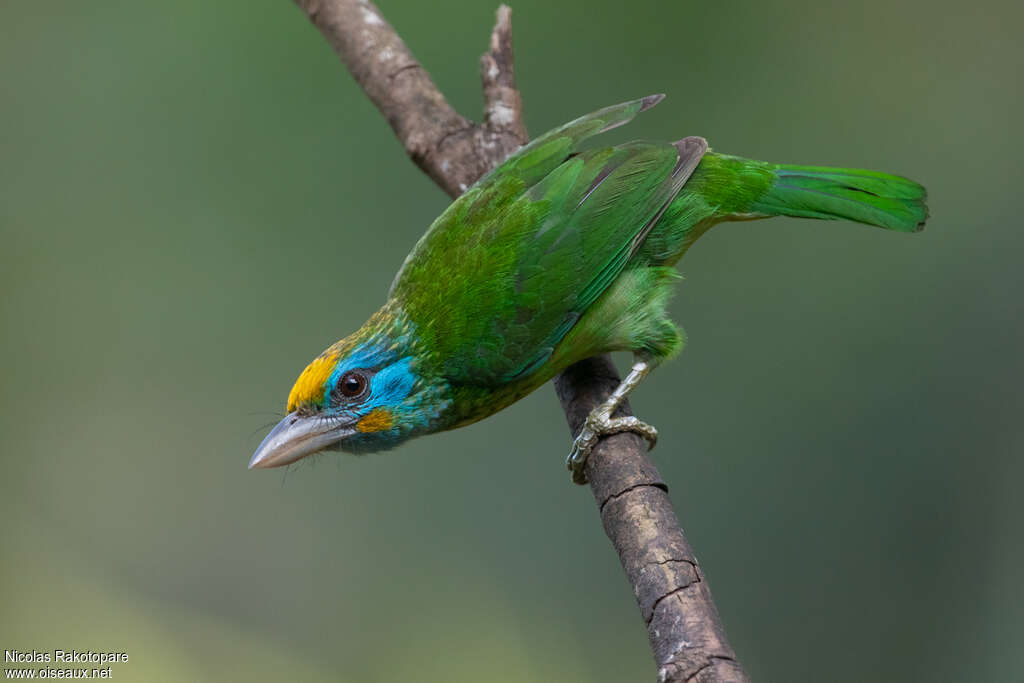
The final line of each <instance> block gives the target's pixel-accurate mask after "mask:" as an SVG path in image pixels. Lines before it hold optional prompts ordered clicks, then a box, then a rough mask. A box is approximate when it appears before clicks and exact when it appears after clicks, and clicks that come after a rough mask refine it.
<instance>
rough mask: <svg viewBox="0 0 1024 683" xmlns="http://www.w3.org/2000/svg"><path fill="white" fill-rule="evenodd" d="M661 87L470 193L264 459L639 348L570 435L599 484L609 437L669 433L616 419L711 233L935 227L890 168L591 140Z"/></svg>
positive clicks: (322, 364)
mask: <svg viewBox="0 0 1024 683" xmlns="http://www.w3.org/2000/svg"><path fill="white" fill-rule="evenodd" d="M663 97H664V96H663V95H660V94H658V95H650V96H647V97H643V98H640V99H636V100H632V101H629V102H623V103H621V104H617V105H613V106H610V107H606V108H604V109H601V110H599V111H596V112H593V113H591V114H587V115H585V116H582V117H580V118H578V119H575V120H573V121H571V122H569V123H566V124H564V125H562V126H560V127H558V128H555V129H554V130H551V131H549V132H548V133H545V134H544V135H541V136H540V137H538V138H535V139H534V140H533V141H531V142H530V143H528V144H526V145H524V146H523V147H521V148H519V149H518V150H517V151H515V152H514V153H512V154H511V155H510V156H509V157H508V158H506V159H505V160H504V161H503V162H502V163H501V164H499V165H498V166H497V167H495V168H494V169H493V170H492V171H491V172H490V173H488V174H487V175H485V176H483V177H482V178H481V179H480V180H478V181H477V182H476V183H475V184H474V185H472V186H471V187H469V188H468V189H467V190H466V191H465V192H464V193H463V194H462V195H461V196H459V197H458V198H456V199H455V200H454V201H453V202H452V203H451V204H450V205H449V206H448V208H447V209H446V210H445V211H444V212H443V213H442V214H441V215H440V216H439V217H438V218H437V219H436V220H435V221H434V222H433V224H431V226H430V227H429V228H428V229H427V231H426V233H425V234H424V235H423V236H422V237H421V238H420V239H419V241H418V242H417V243H416V245H415V246H414V247H413V249H412V251H411V253H410V254H409V255H408V256H407V257H406V259H405V262H404V263H403V264H402V266H401V268H400V269H399V271H398V274H397V275H396V276H395V279H394V281H393V282H392V284H391V288H390V291H389V292H388V296H387V299H386V301H385V302H384V305H383V306H382V307H381V308H380V309H379V310H378V311H377V312H376V313H374V314H373V315H372V316H370V318H369V319H368V320H367V321H366V323H365V324H363V325H362V327H360V328H359V329H358V330H357V331H356V332H354V333H353V334H351V335H349V336H348V337H345V338H344V339H341V340H340V341H338V342H336V343H334V344H332V345H331V346H329V347H328V348H327V349H326V350H325V351H323V353H321V354H320V355H319V356H317V357H316V358H314V359H313V361H312V362H310V363H309V364H308V365H307V366H306V368H305V369H304V370H303V371H302V373H301V374H300V375H299V377H298V379H297V380H296V382H295V384H294V386H293V387H292V389H291V392H290V393H289V395H288V400H287V404H286V415H285V417H284V418H283V419H282V420H281V421H280V422H279V423H278V424H277V426H275V427H274V428H273V429H272V430H271V431H270V432H269V433H268V434H267V435H266V438H264V439H263V441H262V443H261V444H260V445H259V447H258V448H257V449H256V451H255V453H254V454H253V455H252V458H251V459H250V461H249V468H250V469H252V468H267V467H279V466H282V465H287V464H290V463H293V462H295V461H297V460H299V459H301V458H304V457H306V456H309V455H311V454H314V453H318V452H321V451H342V452H346V453H351V454H363V453H370V452H375V451H382V450H387V449H391V448H394V447H395V446H398V445H399V444H402V443H404V442H405V441H408V440H409V439H412V438H414V437H417V436H421V435H425V434H431V433H435V432H441V431H445V430H450V429H455V428H457V427H462V426H465V425H469V424H471V423H474V422H477V421H479V420H482V419H484V418H486V417H489V416H491V415H493V414H495V413H497V412H499V411H500V410H502V409H504V408H506V407H508V406H509V405H511V404H512V403H514V402H516V401H518V400H519V399H521V398H523V397H524V396H526V395H527V394H529V393H530V392H532V391H534V390H535V389H537V388H538V387H540V386H542V385H543V384H544V383H546V382H547V381H548V380H551V379H552V378H553V377H555V375H557V374H558V373H559V372H561V371H562V370H564V369H566V368H567V367H569V366H570V365H572V364H573V363H575V362H577V361H580V360H583V359H585V358H588V357H590V356H594V355H598V354H602V353H607V352H612V351H626V352H631V353H632V354H633V359H634V362H633V364H632V367H631V369H630V371H629V372H628V374H627V375H626V377H625V378H624V379H623V380H622V382H621V383H620V384H619V386H618V387H617V388H616V390H615V391H614V392H613V393H612V394H611V396H610V397H609V398H608V399H607V400H606V401H605V402H604V403H602V404H600V405H598V406H597V407H596V408H594V410H593V411H592V412H591V413H590V414H589V415H588V417H587V418H586V420H585V422H584V426H583V428H582V430H581V431H580V433H579V434H578V436H577V437H576V438H575V440H574V441H573V444H572V447H571V450H570V453H569V456H568V458H567V466H568V468H569V470H570V471H571V473H572V479H573V481H575V482H577V483H584V482H586V476H585V474H584V469H583V468H584V465H585V463H586V460H587V457H588V455H589V453H590V451H591V449H593V447H594V445H595V444H596V443H597V441H598V440H599V439H600V438H601V437H602V436H605V435H609V434H615V433H619V432H624V431H631V432H635V433H637V434H639V435H640V436H642V437H643V438H644V439H646V440H647V441H648V442H649V444H650V446H651V447H653V446H654V444H655V442H656V440H657V430H656V429H655V428H654V427H653V426H651V425H649V424H647V423H645V422H642V421H641V420H639V419H637V418H636V417H632V416H629V417H614V416H613V413H614V412H615V409H616V408H617V407H618V406H619V405H620V403H621V402H622V401H623V400H624V399H625V398H626V396H627V395H628V394H629V393H630V392H631V391H633V390H634V389H635V388H636V387H637V385H639V384H640V383H641V381H642V380H643V379H644V377H646V376H647V375H648V374H649V373H650V372H651V371H652V370H653V369H654V368H656V367H657V366H658V365H659V364H660V363H662V362H663V361H665V360H666V359H668V358H671V357H672V356H674V355H675V354H676V353H678V352H679V351H680V350H681V349H682V347H683V345H684V335H683V332H682V330H681V329H680V328H679V327H678V326H677V325H676V324H675V323H674V322H672V320H670V319H669V316H668V314H667V313H666V303H667V302H668V299H669V295H670V294H671V293H672V290H673V286H674V284H675V283H676V282H677V281H678V280H679V279H680V276H679V275H678V274H677V272H676V270H675V265H676V263H677V261H679V259H680V258H681V257H682V256H683V254H685V253H686V251H687V250H688V249H689V248H690V247H691V246H692V245H693V243H694V242H695V241H696V240H697V239H698V238H699V237H700V236H701V235H703V234H704V233H705V232H707V231H708V229H709V228H711V227H712V226H714V225H716V224H718V223H722V222H726V221H750V220H758V219H764V218H770V217H773V216H795V217H801V218H811V219H824V220H834V219H845V220H848V221H854V222H858V223H864V224H868V225H873V226H877V227H880V228H883V229H886V230H891V231H895V232H908V233H909V232H917V231H920V230H921V229H923V227H924V223H925V220H926V219H927V217H928V209H927V206H926V204H925V200H926V192H925V189H924V188H923V187H922V186H921V185H919V184H918V183H916V182H914V181H912V180H909V179H907V178H904V177H900V176H896V175H891V174H888V173H880V172H877V171H869V170H861V169H851V168H831V167H823V166H798V165H788V164H772V163H767V162H762V161H755V160H751V159H745V158H742V157H738V156H731V155H727V154H721V153H718V152H715V151H712V150H711V149H709V148H708V144H707V142H706V141H705V140H704V139H703V138H701V137H694V136H691V137H685V138H682V139H681V140H678V141H676V142H661V141H642V140H641V141H632V142H626V143H624V144H619V145H605V146H600V145H593V146H590V147H588V148H584V147H583V144H584V143H585V142H587V141H588V140H589V139H590V138H593V137H594V136H596V135H598V134H600V133H604V132H606V131H608V130H611V129H613V128H617V127H619V126H622V125H624V124H626V123H628V122H630V121H631V120H632V119H633V118H634V117H635V116H636V115H637V114H638V113H640V112H643V111H646V110H648V109H650V108H651V107H653V106H654V105H656V104H658V102H660V101H661V100H662V98H663Z"/></svg>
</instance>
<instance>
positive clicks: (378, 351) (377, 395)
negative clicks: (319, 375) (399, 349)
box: [323, 345, 416, 415]
mask: <svg viewBox="0 0 1024 683" xmlns="http://www.w3.org/2000/svg"><path fill="white" fill-rule="evenodd" d="M394 357H395V354H394V352H393V351H391V350H389V349H387V348H386V347H383V346H376V345H373V346H367V347H365V348H362V349H358V350H357V351H355V352H354V353H352V354H351V355H349V356H348V357H347V358H345V359H344V360H342V361H341V362H339V363H338V365H337V367H335V368H334V371H333V372H332V373H331V376H330V378H329V379H328V380H327V382H326V383H325V384H324V396H323V404H324V405H328V404H329V403H330V396H331V391H332V390H333V389H334V387H335V386H337V384H338V380H340V379H341V376H342V375H344V374H345V373H346V372H348V371H349V370H356V369H359V368H373V367H379V366H381V365H383V366H384V367H382V368H381V369H380V371H379V372H378V373H377V374H376V375H374V376H373V379H371V380H370V395H369V397H368V398H367V399H366V402H365V403H363V404H362V405H361V406H359V407H358V408H356V409H355V410H356V412H357V413H358V414H362V415H365V414H366V413H368V412H370V411H371V410H373V409H374V408H390V407H394V406H398V405H399V404H401V402H402V401H404V400H405V399H406V398H407V397H408V396H409V394H411V393H412V390H413V387H414V386H415V384H416V376H415V375H414V374H413V372H412V369H411V368H412V359H411V358H402V359H399V360H397V361H394V362H390V361H391V360H392V359H393V358H394Z"/></svg>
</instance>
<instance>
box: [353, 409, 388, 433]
mask: <svg viewBox="0 0 1024 683" xmlns="http://www.w3.org/2000/svg"><path fill="white" fill-rule="evenodd" d="M392 424H394V416H393V415H392V414H391V411H390V410H388V409H387V408H374V409H373V410H371V411H370V412H368V413H367V414H366V415H364V416H363V418H362V419H361V420H359V422H357V423H356V429H358V430H359V431H361V432H364V433H365V432H383V431H386V430H388V429H391V425H392Z"/></svg>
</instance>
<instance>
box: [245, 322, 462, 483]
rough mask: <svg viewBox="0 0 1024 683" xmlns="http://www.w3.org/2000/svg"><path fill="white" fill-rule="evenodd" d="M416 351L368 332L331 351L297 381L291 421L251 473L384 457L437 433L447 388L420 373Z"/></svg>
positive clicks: (256, 458)
mask: <svg viewBox="0 0 1024 683" xmlns="http://www.w3.org/2000/svg"><path fill="white" fill-rule="evenodd" d="M368 325H369V323H368ZM413 347H414V344H411V343H410V341H409V335H408V334H402V335H395V334H387V333H380V332H377V333H373V332H372V331H371V332H370V333H367V328H366V326H364V328H363V329H362V330H360V331H359V332H357V333H356V334H354V335H352V336H350V337H347V338H345V339H342V340H341V341H339V342H337V343H336V344H334V345H332V346H330V347H329V348H328V349H327V350H326V351H324V352H323V353H321V354H320V355H319V356H317V357H316V358H315V359H313V362H311V363H310V364H309V365H307V366H306V369H305V370H303V372H302V374H301V375H299V379H298V380H296V382H295V386H293V387H292V390H291V393H290V394H289V396H288V405H287V408H286V411H287V413H288V414H287V415H285V417H284V419H283V420H281V421H280V422H279V423H278V424H277V426H276V427H274V428H273V429H272V430H271V431H270V433H269V434H267V436H266V438H264V439H263V442H262V443H261V444H260V446H259V448H257V449H256V452H255V453H254V454H253V456H252V459H251V460H250V461H249V468H250V469H252V468H254V467H279V466H281V465H287V464H289V463H293V462H295V461H296V460H299V459H300V458H304V457H306V456H307V455H311V454H313V453H317V452H320V451H326V450H332V451H347V452H349V453H368V452H372V451H379V450H385V449H388V448H392V447H394V446H396V445H398V444H399V443H401V442H402V441H405V440H406V439H408V438H410V437H412V436H415V435H416V434H420V433H425V432H429V431H433V429H434V428H435V425H436V424H437V422H438V418H439V416H440V414H441V413H442V412H443V410H444V408H445V407H447V404H448V400H447V398H446V395H447V385H446V384H445V383H443V382H438V381H434V380H430V379H428V378H427V377H424V376H422V375H421V374H420V373H419V371H418V370H417V367H418V365H419V363H417V358H416V354H415V353H414V351H413Z"/></svg>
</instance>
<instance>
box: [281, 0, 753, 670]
mask: <svg viewBox="0 0 1024 683" xmlns="http://www.w3.org/2000/svg"><path fill="white" fill-rule="evenodd" d="M294 2H295V3H296V4H297V5H298V6H299V7H301V8H302V9H303V11H305V13H306V15H307V16H308V17H309V19H310V21H312V22H313V24H314V25H315V26H316V27H317V28H318V29H320V32H321V33H322V34H323V35H324V37H325V38H326V39H327V41H328V42H329V43H330V44H331V46H332V47H333V48H334V50H335V52H337V53H338V56H339V57H340V58H341V60H342V62H344V64H345V66H346V67H348V70H349V71H350V72H351V73H352V75H353V76H354V77H355V79H356V82H357V83H359V85H360V87H362V89H363V91H364V92H365V93H366V95H367V97H369V98H370V100H371V101H373V103H374V104H375V105H376V106H377V108H378V109H379V110H380V112H381V114H383V115H384V118H385V119H387V121H388V123H389V124H390V125H391V128H392V130H394V132H395V135H396V136H398V139H399V140H400V141H401V143H402V145H403V146H404V147H405V150H406V152H408V154H409V156H410V157H411V158H412V160H413V161H414V162H415V163H416V164H417V165H418V166H419V167H420V168H421V169H423V171H424V172H426V173H427V175H429V176H430V177H431V178H432V179H433V180H434V182H436V183H437V184H438V185H439V186H440V187H441V188H442V189H444V191H445V192H447V193H448V194H449V195H451V196H452V197H456V196H458V195H459V194H461V193H462V192H463V191H465V189H466V188H467V187H469V186H470V185H472V184H473V182H475V181H476V180H477V179H478V178H479V177H480V176H482V175H483V174H484V173H486V172H487V171H489V170H490V169H491V168H493V167H494V166H496V165H497V164H498V163H500V162H501V161H502V160H503V159H504V158H505V157H506V156H508V155H509V154H510V153H511V152H513V151H515V150H516V149H517V148H518V147H519V146H520V145H522V144H523V143H525V142H526V141H527V140H528V136H527V132H526V126H525V125H524V123H523V103H522V98H521V96H520V94H519V90H518V89H517V88H516V81H515V71H514V60H513V52H512V23H511V10H510V9H509V8H508V7H507V6H505V5H502V6H501V7H499V8H498V13H497V21H496V22H495V26H494V30H493V31H492V33H491V39H490V46H489V49H488V51H487V52H485V53H484V54H483V56H482V57H481V58H480V79H481V82H482V85H483V95H484V120H483V122H482V123H475V122H473V121H470V120H469V119H466V118H464V117H463V116H461V115H460V114H459V113H458V112H456V111H455V110H454V109H453V108H452V107H451V106H450V105H449V104H448V102H447V101H446V100H445V98H444V95H442V94H441V92H440V91H439V90H438V89H437V86H436V85H435V84H434V82H433V81H432V80H431V78H430V75H429V74H428V73H427V72H426V70H425V69H424V68H423V66H422V65H421V64H420V63H419V62H418V61H416V58H415V57H413V55H412V53H411V52H410V51H409V48H408V47H406V45H405V43H404V42H403V41H402V39H401V38H400V37H399V36H398V33H397V32H395V30H394V29H393V28H392V27H391V25H390V24H388V22H387V21H386V20H385V19H384V17H383V15H382V14H381V12H380V10H379V9H377V7H376V6H375V5H374V4H373V3H372V2H369V1H368V0H294ZM618 383H619V376H618V373H617V372H616V370H615V367H614V365H612V363H611V359H610V358H609V357H607V356H602V357H598V358H591V359H588V360H586V361H583V362H581V363H577V364H576V365H574V366H572V367H571V368H569V369H568V370H566V371H565V372H564V373H562V374H561V375H559V376H558V378H556V380H555V389H556V391H557V392H558V397H559V400H560V401H561V402H562V407H563V409H564V410H565V415H566V419H567V420H568V422H569V428H570V431H571V432H572V434H573V435H575V434H577V433H578V432H579V430H580V428H581V427H582V425H583V421H584V419H585V418H586V416H587V414H588V413H589V412H590V410H591V409H593V408H594V407H595V406H596V405H598V404H599V403H601V402H602V401H604V400H605V399H606V398H607V397H608V396H609V395H610V394H611V392H612V391H613V390H614V389H615V387H616V386H617V385H618ZM617 414H618V415H627V414H630V413H629V405H628V403H627V404H625V405H623V406H622V408H620V410H619V411H618V413H617ZM586 474H587V477H588V480H589V482H590V487H591V490H592V491H593V494H594V498H595V500H596V501H597V505H598V509H599V511H600V515H601V522H602V524H603V525H604V530H605V533H607V535H608V538H609V540H611V542H612V545H613V546H614V547H615V550H616V552H617V553H618V555H619V559H620V560H621V562H622V567H623V569H625V571H626V576H627V578H628V579H629V582H630V584H631V585H632V587H633V593H634V595H635V596H636V599H637V604H638V605H639V607H640V613H641V616H642V617H643V620H644V624H645V625H646V626H647V634H648V638H649V640H650V643H651V650H652V652H653V653H654V661H655V664H656V666H657V668H658V680H659V681H661V682H662V683H677V682H683V681H687V682H693V683H710V682H712V681H723V682H724V681H728V682H730V683H743V682H746V681H748V680H749V679H748V678H747V676H746V674H745V673H744V671H743V669H742V667H741V666H740V664H739V662H738V661H737V659H736V655H735V653H734V652H733V650H732V647H731V646H730V645H729V642H728V639H727V638H726V635H725V629H724V628H723V626H722V622H721V619H720V618H719V616H718V610H717V609H716V608H715V604H714V601H713V600H712V597H711V591H710V589H709V588H708V584H707V581H706V580H705V577H704V574H703V572H702V571H701V569H700V566H699V565H698V564H697V560H696V558H695V557H694V555H693V550H692V549H691V548H690V545H689V543H687V541H686V536H685V535H684V534H683V530H682V528H681V527H680V525H679V520H678V519H676V516H675V512H674V511H673V509H672V504H671V502H670V501H669V498H668V487H667V486H666V485H665V483H664V482H663V481H662V480H661V476H660V475H659V474H658V471H657V469H656V468H655V467H654V464H653V463H652V462H651V461H650V459H648V458H647V455H646V444H645V442H644V441H643V440H642V439H641V438H640V437H638V436H636V435H634V434H628V433H627V434H618V435H615V436H611V437H607V438H605V439H602V440H601V441H600V442H599V443H598V445H597V446H596V447H595V448H594V450H593V452H592V454H591V456H590V459H589V460H588V462H587V466H586Z"/></svg>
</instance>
